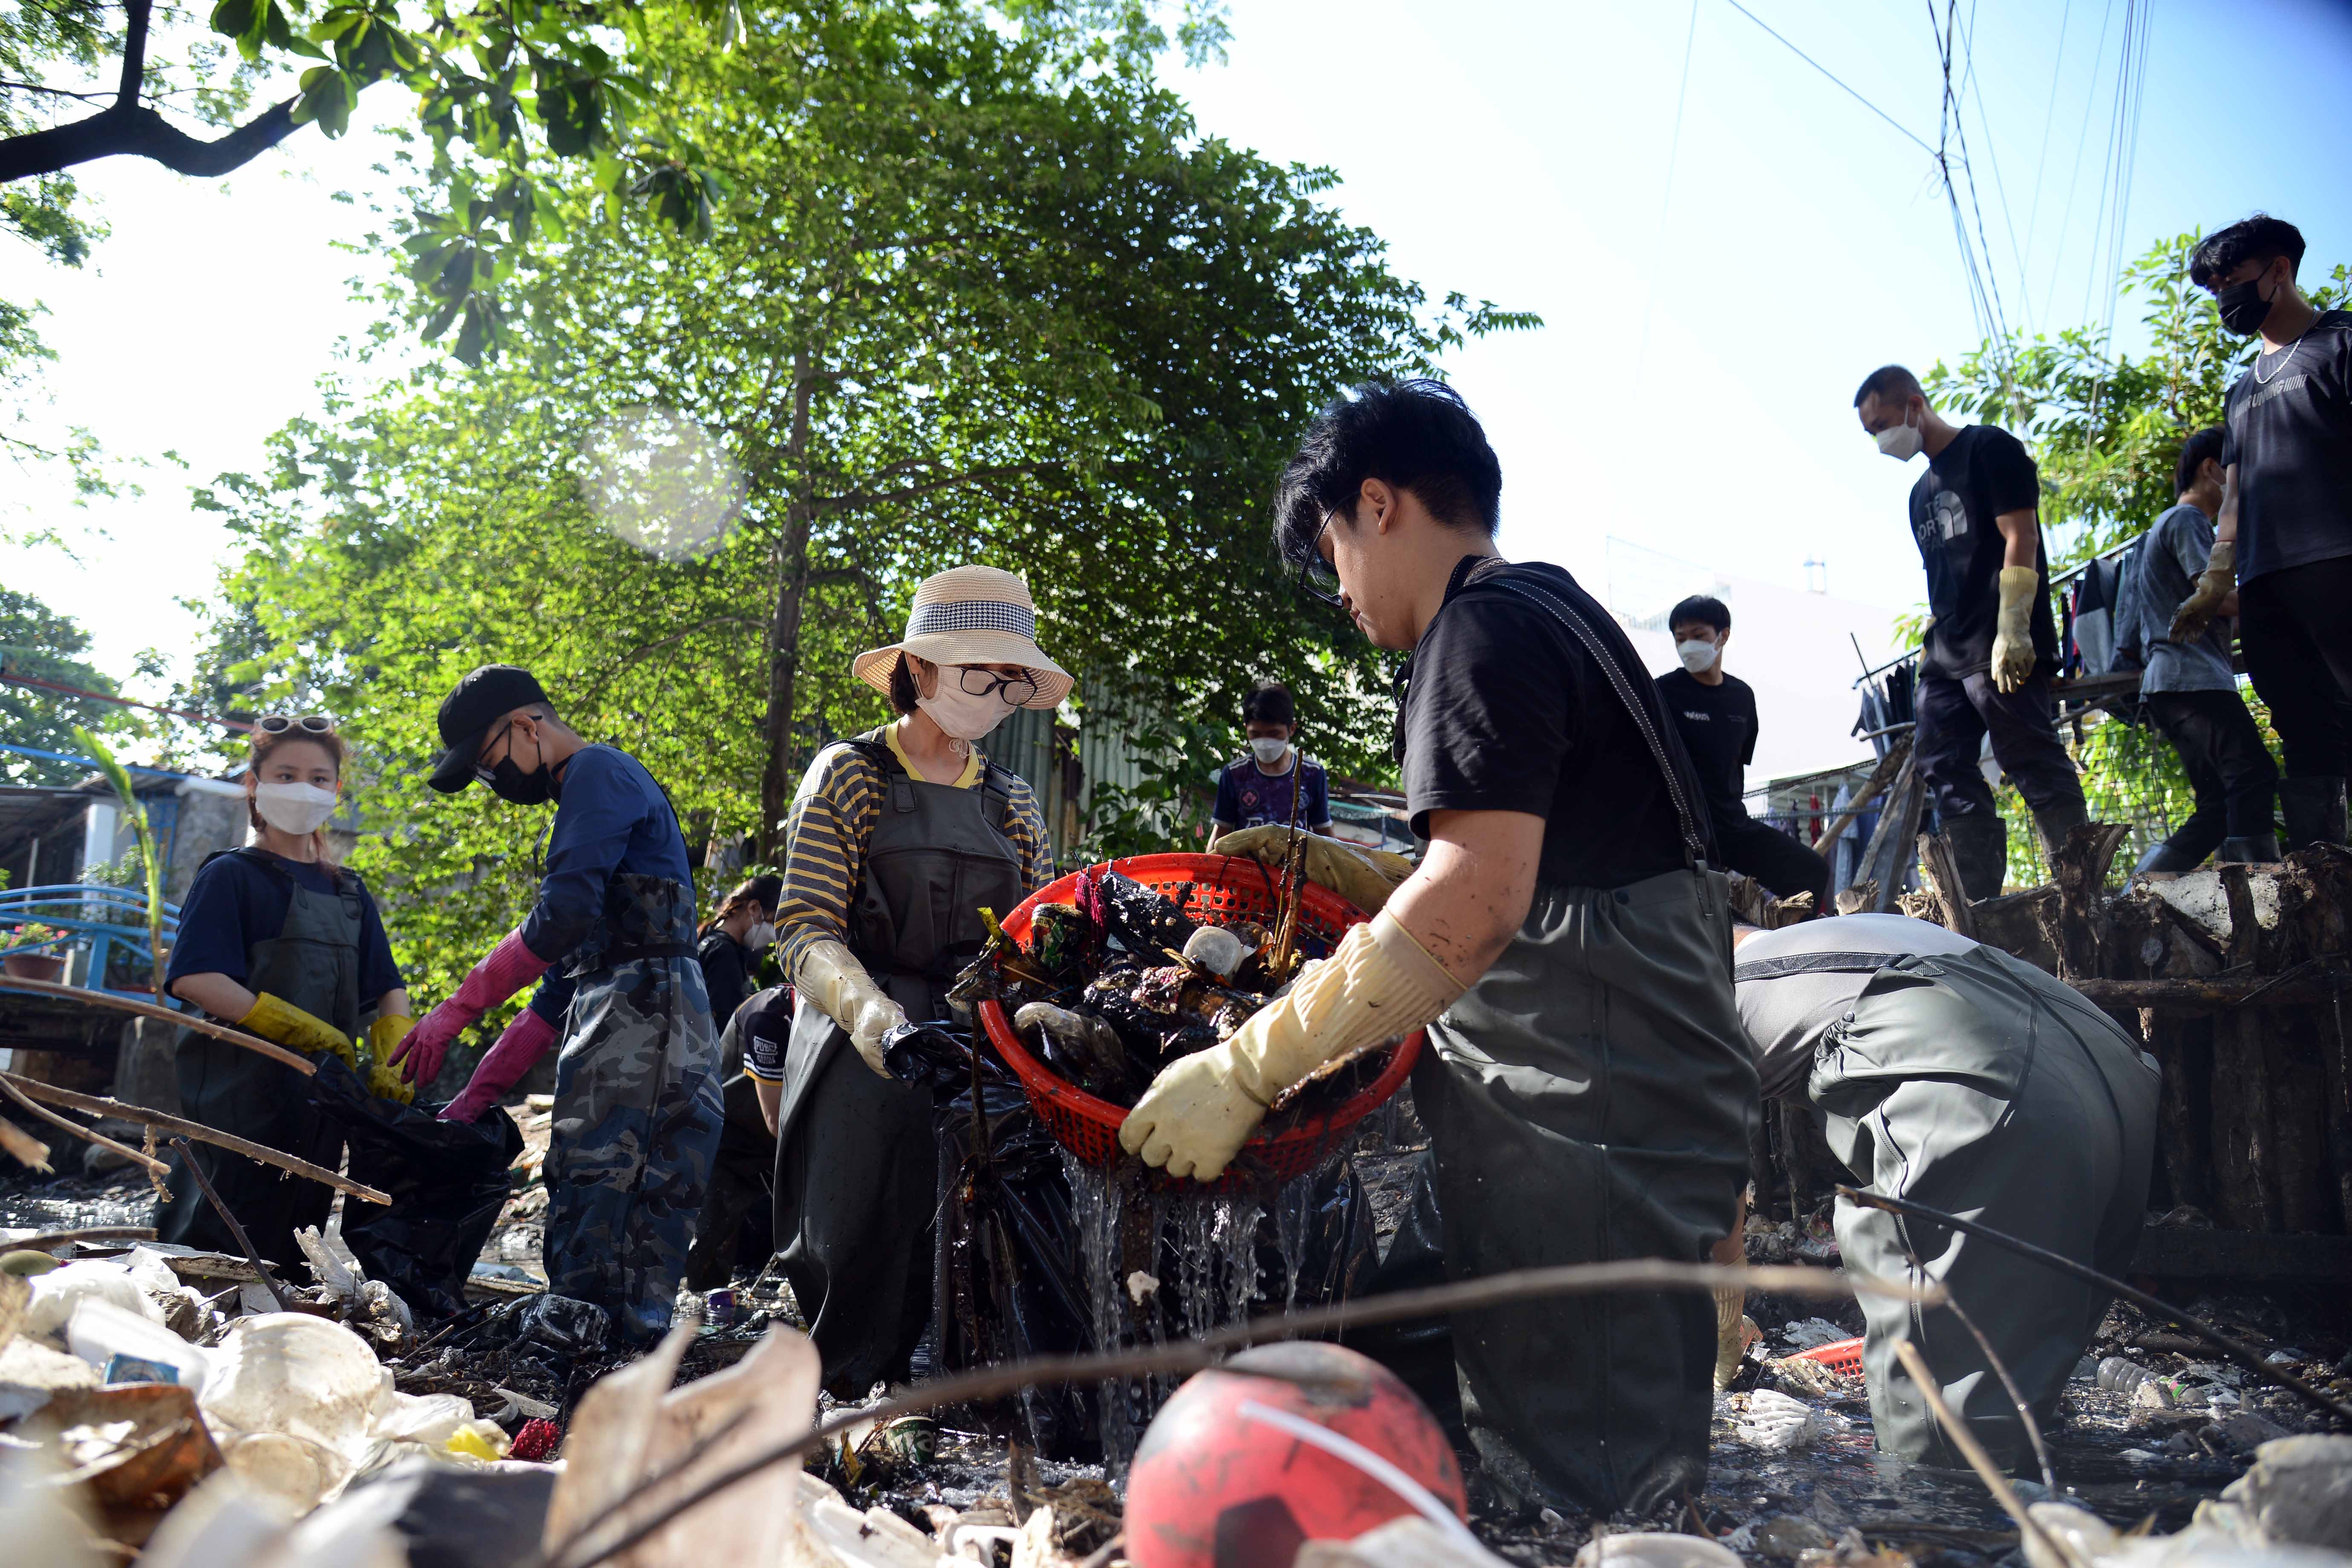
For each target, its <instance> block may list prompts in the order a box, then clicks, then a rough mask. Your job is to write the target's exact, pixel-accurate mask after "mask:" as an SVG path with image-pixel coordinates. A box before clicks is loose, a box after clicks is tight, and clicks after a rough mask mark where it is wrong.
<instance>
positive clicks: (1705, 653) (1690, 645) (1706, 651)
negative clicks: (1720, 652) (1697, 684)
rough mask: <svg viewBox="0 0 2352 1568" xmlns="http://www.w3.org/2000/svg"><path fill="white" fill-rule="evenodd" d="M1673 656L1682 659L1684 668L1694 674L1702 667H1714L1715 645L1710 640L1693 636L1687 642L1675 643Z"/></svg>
mask: <svg viewBox="0 0 2352 1568" xmlns="http://www.w3.org/2000/svg"><path fill="white" fill-rule="evenodd" d="M1715 657H1716V647H1715V645H1714V644H1713V643H1711V642H1706V641H1702V640H1701V639H1699V638H1697V637H1693V638H1691V639H1690V641H1688V642H1678V643H1676V644H1675V658H1679V659H1681V660H1682V661H1683V668H1685V669H1687V670H1689V671H1690V672H1691V673H1692V674H1693V675H1696V674H1698V673H1699V671H1701V670H1703V669H1709V668H1714V665H1715Z"/></svg>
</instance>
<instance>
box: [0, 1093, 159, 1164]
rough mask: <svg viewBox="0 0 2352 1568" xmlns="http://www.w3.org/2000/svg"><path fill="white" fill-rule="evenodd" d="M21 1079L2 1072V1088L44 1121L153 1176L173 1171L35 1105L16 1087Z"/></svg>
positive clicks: (99, 1133)
mask: <svg viewBox="0 0 2352 1568" xmlns="http://www.w3.org/2000/svg"><path fill="white" fill-rule="evenodd" d="M19 1081H20V1080H19V1079H17V1077H16V1074H14V1073H4V1072H0V1090H5V1091H6V1093H7V1096H8V1098H9V1099H11V1100H15V1101H16V1103H17V1104H19V1105H21V1106H23V1107H24V1108H25V1109H26V1110H29V1111H31V1112H32V1113H33V1114H34V1115H36V1116H37V1117H39V1118H40V1119H41V1120H42V1121H47V1122H51V1123H53V1124H55V1125H57V1126H58V1127H62V1128H64V1129H65V1130H66V1131H68V1132H70V1133H72V1134H73V1135H74V1136H75V1137H77V1138H84V1139H88V1140H89V1142H92V1143H95V1144H97V1145H98V1146H99V1147H100V1148H101V1149H111V1150H113V1151H114V1152H116V1153H118V1154H120V1155H121V1156H123V1157H124V1158H125V1159H127V1160H129V1161H130V1162H131V1163H132V1164H134V1165H137V1166H140V1167H141V1168H142V1169H143V1170H145V1171H146V1172H147V1173H148V1174H149V1175H151V1176H168V1175H170V1174H171V1173H172V1167H171V1166H169V1165H167V1164H165V1163H163V1161H161V1160H155V1159H151V1158H149V1157H148V1156H147V1155H145V1154H142V1153H141V1152H139V1151H138V1150H136V1149H130V1148H125V1147H124V1146H123V1145H122V1144H120V1143H117V1142H115V1141H114V1140H113V1139H111V1138H109V1137H107V1136H106V1135H105V1134H104V1133H102V1132H95V1131H91V1130H90V1129H89V1128H87V1127H84V1126H81V1125H79V1123H76V1122H72V1121H67V1120H66V1119H65V1118H64V1117H62V1116H59V1115H58V1113H57V1112H56V1111H54V1110H49V1109H48V1108H47V1107H46V1106H39V1105H35V1104H34V1103H33V1102H32V1101H31V1100H27V1099H26V1098H25V1092H24V1090H22V1089H18V1088H17V1087H16V1085H17V1083H18V1082H19Z"/></svg>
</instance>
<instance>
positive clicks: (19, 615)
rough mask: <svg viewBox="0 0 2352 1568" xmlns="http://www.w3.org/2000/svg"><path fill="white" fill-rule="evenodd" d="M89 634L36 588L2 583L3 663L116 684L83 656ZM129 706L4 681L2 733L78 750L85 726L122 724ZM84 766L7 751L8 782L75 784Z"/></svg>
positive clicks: (0, 764) (19, 672)
mask: <svg viewBox="0 0 2352 1568" xmlns="http://www.w3.org/2000/svg"><path fill="white" fill-rule="evenodd" d="M87 651H89V633H88V632H86V631H84V630H82V629H81V627H80V626H79V625H78V624H77V623H76V622H75V621H74V619H73V617H72V616H61V615H58V613H57V612H56V611H54V610H52V609H50V608H49V607H48V606H47V605H44V604H43V603H41V601H40V600H38V599H36V598H34V597H33V596H32V595H29V594H19V593H16V592H14V591H12V590H10V589H7V588H0V671H5V673H6V674H9V675H16V676H26V677H29V678H31V679H36V680H50V681H55V682H57V683H58V685H61V686H78V687H80V688H81V689H84V690H86V691H104V692H112V691H113V690H114V689H115V688H114V683H113V682H112V681H110V680H109V679H107V678H106V677H105V676H103V675H100V673H99V672H98V671H97V670H95V669H93V668H90V667H89V665H87V664H85V663H83V662H81V660H80V659H79V658H78V657H76V656H78V655H79V654H82V653H85V652H87ZM120 714H121V709H118V708H115V707H113V706H112V705H111V704H109V703H104V702H95V701H92V700H90V699H89V698H87V697H71V696H68V695H66V694H64V693H62V692H50V691H44V690H41V689H38V688H35V687H25V686H13V685H6V684H0V739H5V740H8V741H11V742H15V743H16V744H17V745H20V746H32V747H36V748H37V749H38V750H41V751H44V752H72V751H73V750H74V749H75V746H74V736H75V735H76V733H77V732H79V731H80V730H81V729H83V728H84V727H88V728H90V729H111V728H119V727H120V726H121V719H120V718H119V715H120ZM83 772H84V770H83V769H82V768H80V767H79V766H77V765H76V764H74V763H52V762H47V761H44V760H43V759H41V758H38V757H26V756H19V755H17V754H16V753H15V752H0V782H5V783H7V784H16V785H24V784H47V785H51V786H58V785H64V784H72V783H73V782H75V781H76V780H77V779H79V778H80V777H81V776H82V773H83Z"/></svg>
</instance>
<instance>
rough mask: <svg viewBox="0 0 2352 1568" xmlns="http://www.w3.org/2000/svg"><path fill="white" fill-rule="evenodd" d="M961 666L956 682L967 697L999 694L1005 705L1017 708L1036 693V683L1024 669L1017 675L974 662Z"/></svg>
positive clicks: (1032, 698) (995, 695)
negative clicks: (998, 672)
mask: <svg viewBox="0 0 2352 1568" xmlns="http://www.w3.org/2000/svg"><path fill="white" fill-rule="evenodd" d="M961 668H962V671H963V673H962V674H961V675H959V676H958V677H957V678H956V683H957V684H958V685H960V686H961V687H962V688H963V689H964V695H965V696H967V697H999V696H1001V697H1003V699H1004V700H1005V703H1006V705H1007V706H1009V707H1013V708H1018V707H1021V706H1022V705H1023V704H1024V703H1026V702H1029V701H1032V700H1034V699H1035V697H1036V695H1037V683H1036V682H1035V681H1034V680H1032V679H1030V678H1029V674H1028V672H1027V671H1026V670H1024V671H1023V672H1022V673H1021V674H1019V675H998V674H995V673H994V672H992V671H990V670H986V669H982V668H981V667H980V666H979V665H976V664H967V665H964V666H962V667H961Z"/></svg>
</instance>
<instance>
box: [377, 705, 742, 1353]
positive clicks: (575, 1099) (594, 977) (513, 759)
mask: <svg viewBox="0 0 2352 1568" xmlns="http://www.w3.org/2000/svg"><path fill="white" fill-rule="evenodd" d="M439 723H440V731H441V741H442V744H443V746H444V747H445V748H446V749H445V750H444V751H443V752H442V754H441V759H440V762H439V763H438V764H437V765H436V767H435V768H434V770H433V776H432V784H433V787H434V788H435V789H436V790H438V791H440V792H441V793H442V794H444V795H454V794H456V793H457V791H459V790H462V789H464V788H465V787H466V786H467V784H472V783H474V782H475V781H476V780H477V779H478V780H480V781H481V782H482V783H484V784H488V785H489V787H490V790H491V792H492V793H493V794H495V795H498V796H499V798H500V799H501V800H505V801H509V802H511V803H513V804H514V805H526V806H528V805H540V804H541V803H543V802H546V801H553V802H555V803H556V810H555V820H554V822H553V823H552V824H551V826H550V828H549V830H548V837H547V847H546V854H545V858H546V874H545V876H544V878H543V879H541V883H540V893H539V901H538V902H537V903H536V904H535V905H534V906H533V907H532V909H531V911H530V916H529V917H528V918H527V919H525V920H524V921H523V922H522V924H520V926H517V927H516V928H515V929H514V930H513V931H509V932H508V933H507V935H506V936H505V937H504V938H503V939H502V940H501V941H500V942H499V944H498V946H497V947H496V948H494V949H493V950H492V951H491V952H490V953H489V955H488V957H486V958H484V959H483V960H482V961H481V962H480V963H477V964H476V965H475V966H474V968H473V971H472V973H468V974H467V976H466V979H465V982H464V984H461V985H459V986H458V988H457V994H456V995H454V996H452V997H450V998H449V999H448V1000H447V1001H446V1002H444V1003H442V1004H441V1005H439V1006H438V1007H436V1008H435V1009H433V1011H432V1012H431V1013H429V1014H427V1015H426V1016H425V1019H424V1021H423V1022H422V1023H420V1024H418V1025H417V1026H416V1027H415V1029H414V1030H412V1031H411V1032H410V1033H409V1035H408V1037H407V1039H406V1040H405V1041H404V1043H403V1049H402V1051H401V1053H400V1054H399V1056H398V1057H397V1058H395V1059H396V1060H398V1061H400V1062H401V1063H402V1066H403V1070H404V1071H405V1072H406V1073H407V1075H408V1076H409V1078H410V1079H412V1080H413V1081H414V1082H415V1083H417V1084H419V1085H423V1084H425V1083H429V1082H430V1081H431V1080H432V1079H433V1078H434V1076H435V1075H436V1073H438V1072H439V1071H440V1068H441V1060H442V1058H443V1056H444V1055H445V1054H446V1051H447V1050H448V1047H449V1044H450V1042H451V1041H452V1040H454V1039H455V1038H456V1037H457V1035H458V1034H459V1033H460V1032H462V1031H463V1030H465V1029H467V1028H469V1027H471V1026H473V1024H474V1023H475V1022H476V1021H477V1020H478V1019H479V1018H480V1017H481V1016H482V1015H483V1014H484V1013H486V1012H488V1011H489V1010H490V1009H491V1008H493V1007H495V1006H497V1005H499V1004H500V1003H501V1002H504V1001H506V1000H507V998H509V997H510V996H512V995H513V994H515V993H516V992H518V991H520V990H521V989H522V988H523V987H524V986H525V985H528V984H530V983H531V982H533V981H538V982H539V990H538V992H537V994H535V995H533V997H532V998H531V1003H530V1006H528V1007H526V1008H524V1009H523V1010H522V1011H521V1012H520V1013H519V1014H517V1015H516V1016H515V1018H514V1021H513V1022H512V1023H510V1024H509V1025H508V1026H507V1027H506V1030H505V1032H504V1033H503V1034H501V1035H500V1036H499V1039H498V1043H497V1044H496V1045H494V1046H492V1047H490V1049H489V1050H488V1052H487V1053H485V1054H484V1056H483V1058H482V1060H481V1063H480V1065H479V1066H478V1067H477V1068H475V1069H474V1075H473V1078H472V1079H471V1080H470V1081H469V1082H468V1083H467V1085H466V1088H465V1089H464V1091H463V1092H461V1093H460V1094H459V1095H458V1096H457V1099H456V1100H451V1101H450V1102H449V1104H448V1106H447V1107H446V1109H445V1110H443V1111H442V1112H441V1115H442V1118H443V1119H444V1120H446V1121H473V1120H474V1119H475V1118H477V1117H478V1116H480V1115H481V1114H482V1113H483V1112H484V1111H486V1110H489V1109H490V1108H491V1107H492V1106H494V1105H496V1104H497V1103H498V1102H499V1099H500V1098H501V1097H502V1096H503V1095H505V1094H506V1093H507V1092H508V1091H509V1090H510V1089H513V1087H514V1086H515V1084H516V1083H517V1082H519V1081H520V1079H521V1078H522V1076H523V1074H524V1073H526V1072H528V1071H529V1070H530V1068H531V1067H532V1066H533V1065H534V1064H536V1063H537V1062H538V1061H539V1059H540V1058H541V1057H542V1056H544V1055H545V1054H546V1053H547V1049H548V1047H550V1046H551V1045H556V1044H557V1043H558V1042H559V1041H560V1042H561V1049H560V1051H559V1053H558V1055H557V1057H556V1065H555V1120H554V1135H553V1141H552V1142H551V1144H550V1145H549V1148H548V1152H547V1161H546V1163H545V1165H544V1166H543V1167H542V1171H543V1173H544V1174H545V1177H546V1181H547V1191H548V1208H547V1235H546V1260H547V1288H548V1289H549V1290H550V1291H551V1292H552V1293H554V1294H556V1295H560V1296H569V1297H572V1298H574V1299H576V1300H583V1301H587V1302H590V1303H592V1304H593V1305H595V1306H598V1307H601V1308H603V1309H604V1310H605V1312H606V1313H607V1314H608V1315H609V1316H610V1318H611V1319H612V1322H613V1327H614V1333H615V1336H616V1337H617V1338H618V1339H619V1340H620V1341H621V1342H624V1343H628V1344H645V1343H648V1342H652V1341H654V1340H656V1339H658V1338H659V1337H660V1336H661V1334H662V1333H663V1332H664V1331H666V1330H667V1328H668V1327H669V1321H670V1309H671V1303H672V1301H673V1300H674V1299H675V1297H676V1296H677V1283H678V1279H679V1276H680V1275H681V1274H682V1273H683V1272H684V1270H685V1268H686V1259H687V1249H688V1246H689V1245H690V1244H691V1242H692V1240H693V1235H692V1232H693V1227H694V1221H695V1216H696V1215H698V1213H699V1212H700V1211H701V1208H702V1201H703V1195H704V1192H705V1189H706V1188H707V1187H708V1186H709V1180H710V1167H711V1162H712V1159H713V1157H714V1156H715V1154H716V1152H717V1150H718V1144H719V1121H720V1105H719V1045H718V1040H717V1037H716V1033H715V1031H714V1030H713V1029H712V1027H711V1021H710V999H709V994H708V993H707V991H706V989H705V987H704V984H703V978H702V970H701V967H700V966H699V965H698V963H696V962H695V945H694V914H695V898H694V879H693V874H692V871H691V869H690V868H689V867H688V863H687V854H686V837H685V835H684V834H683V833H682V832H681V831H680V830H679V827H678V821H677V812H676V811H674V810H673V809H672V808H671V806H670V803H669V797H668V796H667V795H666V794H664V793H663V790H662V787H661V785H660V784H657V783H656V782H655V780H654V776H653V775H652V774H651V773H647V772H646V768H645V764H644V763H640V762H638V761H637V760H636V759H635V757H632V756H630V755H629V754H628V753H627V752H624V751H621V750H619V749H617V748H615V747H613V746H605V745H597V744H593V743H591V742H588V741H586V740H585V739H583V737H582V736H581V735H580V734H579V733H578V732H577V731H574V730H572V728H571V727H570V726H568V725H566V724H564V723H563V722H562V721H561V720H559V719H558V718H557V717H556V715H555V710H554V707H553V705H552V704H551V703H550V702H549V700H548V698H547V694H546V692H545V691H543V690H541V688H540V684H539V682H538V681H537V680H536V679H533V678H532V676H531V675H530V671H528V670H525V669H520V668H516V667H515V666H513V665H504V664H493V665H485V666H483V667H482V668H479V669H477V670H475V671H473V672H472V673H471V674H469V675H467V677H466V678H465V679H463V680H461V681H459V682H458V683H457V689H456V690H454V691H452V692H451V693H450V694H449V696H448V698H447V699H446V700H444V701H443V702H442V704H441V711H440V719H439Z"/></svg>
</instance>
